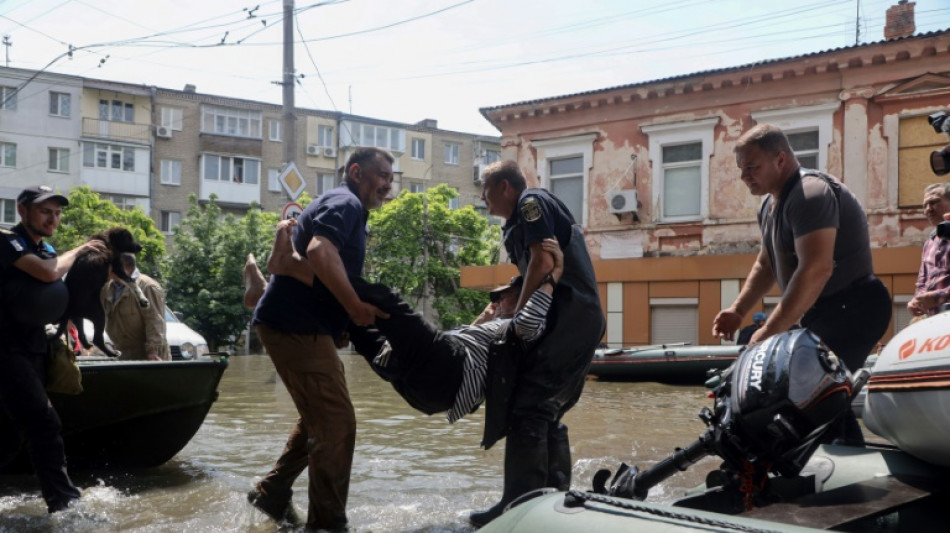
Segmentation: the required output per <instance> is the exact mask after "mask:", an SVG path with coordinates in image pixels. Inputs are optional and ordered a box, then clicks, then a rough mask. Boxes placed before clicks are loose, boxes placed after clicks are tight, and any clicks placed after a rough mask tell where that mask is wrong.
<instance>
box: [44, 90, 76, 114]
mask: <svg viewBox="0 0 950 533" xmlns="http://www.w3.org/2000/svg"><path fill="white" fill-rule="evenodd" d="M54 103H55V106H56V108H55V109H53V105H54ZM64 103H65V105H63V104H64ZM49 107H50V110H49V114H50V116H52V117H62V118H69V117H70V116H71V115H72V112H73V110H72V108H73V102H72V95H71V94H69V93H61V92H57V91H50V92H49ZM64 107H65V108H66V110H65V112H64V111H63V108H64Z"/></svg>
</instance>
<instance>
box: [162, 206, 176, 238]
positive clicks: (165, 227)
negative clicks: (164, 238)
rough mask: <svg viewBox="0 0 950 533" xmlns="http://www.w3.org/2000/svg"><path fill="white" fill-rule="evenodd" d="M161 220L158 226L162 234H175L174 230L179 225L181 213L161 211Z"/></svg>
mask: <svg viewBox="0 0 950 533" xmlns="http://www.w3.org/2000/svg"><path fill="white" fill-rule="evenodd" d="M161 218H162V220H161V221H160V222H159V224H160V225H161V230H162V233H164V234H166V235H171V234H172V233H174V232H175V228H176V227H177V226H180V225H181V211H162V213H161Z"/></svg>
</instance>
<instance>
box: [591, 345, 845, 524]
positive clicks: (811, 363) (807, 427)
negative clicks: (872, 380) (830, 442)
mask: <svg viewBox="0 0 950 533" xmlns="http://www.w3.org/2000/svg"><path fill="white" fill-rule="evenodd" d="M707 385H709V386H711V387H712V388H713V395H714V397H715V404H714V406H713V409H712V410H710V409H709V408H706V407H704V408H703V409H702V411H701V412H700V414H699V417H700V419H702V420H703V422H704V423H705V424H706V426H707V427H708V429H707V430H706V432H705V433H703V434H702V435H701V436H700V437H699V438H698V439H697V440H696V441H694V442H693V443H692V444H690V445H689V446H687V447H686V448H682V449H677V450H676V451H675V452H674V453H673V455H671V456H670V457H668V458H666V459H664V460H663V461H661V462H659V463H657V464H656V465H654V466H653V467H652V468H649V469H647V470H643V471H640V470H638V469H637V468H636V467H633V468H631V467H628V466H627V465H626V464H622V465H621V467H620V469H619V470H618V472H617V474H616V475H615V476H614V478H613V481H612V482H611V485H610V488H609V490H608V489H607V487H606V481H607V478H609V477H610V472H609V471H608V470H601V471H599V472H597V474H596V475H595V476H594V492H599V493H609V494H611V495H615V496H621V497H625V498H635V499H640V500H642V499H645V498H646V496H647V492H648V491H649V489H650V488H651V487H654V486H656V485H657V484H659V483H660V482H662V481H663V480H665V479H667V478H669V477H670V476H672V475H673V474H675V473H676V472H678V471H681V470H686V468H687V467H688V466H690V465H692V464H693V463H695V462H697V461H699V460H700V459H702V458H703V457H706V456H707V455H713V454H715V455H718V456H720V457H722V459H723V460H724V463H723V466H722V470H721V471H720V474H725V476H722V475H720V478H724V479H730V478H735V477H737V476H739V477H741V476H746V477H749V476H751V475H753V473H754V474H755V476H756V477H757V479H756V480H755V483H756V485H757V486H761V485H762V484H764V483H765V478H766V475H767V474H768V473H769V472H775V473H778V474H781V475H783V476H795V475H797V474H798V473H799V472H800V471H801V470H802V468H803V467H804V466H805V463H806V462H807V461H808V459H809V457H811V455H812V453H813V452H814V451H815V449H816V448H817V447H818V445H819V443H820V438H821V436H822V435H823V434H824V433H825V431H826V430H827V429H828V427H829V426H830V424H831V423H832V422H833V421H834V420H835V419H837V418H838V417H839V416H840V415H841V414H843V413H844V412H845V411H847V410H848V409H850V408H851V396H852V383H851V377H850V375H849V373H848V370H847V368H845V366H844V364H843V363H842V362H840V361H839V360H838V358H837V357H835V355H834V354H832V353H831V352H830V351H829V350H828V349H827V348H826V347H825V346H824V345H823V344H821V341H820V339H818V337H817V336H816V335H815V334H814V333H812V332H810V331H808V330H807V329H797V330H793V331H789V332H786V333H782V334H779V335H775V336H773V337H770V338H768V339H766V340H765V341H763V342H762V343H760V344H757V345H754V346H751V347H749V348H748V349H746V350H744V351H743V352H742V353H741V354H740V355H739V358H738V359H737V360H736V362H735V363H734V364H733V365H732V366H730V367H729V368H727V369H725V370H724V371H722V372H721V373H720V374H719V375H717V376H714V378H713V379H711V380H710V383H707ZM746 481H747V482H746V485H748V480H746ZM748 488H749V487H746V488H745V489H748ZM745 489H743V490H744V492H747V493H749V492H751V491H750V490H745ZM746 506H749V503H748V502H747V504H746Z"/></svg>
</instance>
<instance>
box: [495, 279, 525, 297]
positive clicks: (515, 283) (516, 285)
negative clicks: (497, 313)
mask: <svg viewBox="0 0 950 533" xmlns="http://www.w3.org/2000/svg"><path fill="white" fill-rule="evenodd" d="M523 282H524V279H523V278H522V277H521V276H515V277H513V278H511V281H509V282H508V283H507V284H505V285H501V286H498V287H495V288H494V289H492V291H491V292H490V293H488V298H489V299H490V300H491V301H493V302H497V301H498V300H500V299H501V295H502V293H503V292H505V291H507V290H508V289H520V288H521V284H522V283H523Z"/></svg>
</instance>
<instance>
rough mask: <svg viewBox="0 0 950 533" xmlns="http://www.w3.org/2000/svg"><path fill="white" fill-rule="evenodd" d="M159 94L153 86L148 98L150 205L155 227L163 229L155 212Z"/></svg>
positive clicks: (150, 88) (150, 213)
mask: <svg viewBox="0 0 950 533" xmlns="http://www.w3.org/2000/svg"><path fill="white" fill-rule="evenodd" d="M157 93H158V89H157V88H156V87H155V86H154V85H152V86H150V87H149V88H148V97H149V102H150V103H151V115H152V116H151V122H150V123H149V125H148V131H149V135H148V141H149V156H148V160H149V169H148V204H149V206H148V207H149V209H148V210H149V216H150V217H152V222H155V226H157V227H159V228H161V224H162V221H161V216H158V217H157V218H158V221H157V222H156V215H157V213H156V212H155V166H156V164H157V163H158V160H157V159H156V155H155V128H153V125H154V124H156V123H157V121H156V118H159V115H158V107H157V106H156V105H155V95H156V94H157Z"/></svg>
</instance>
